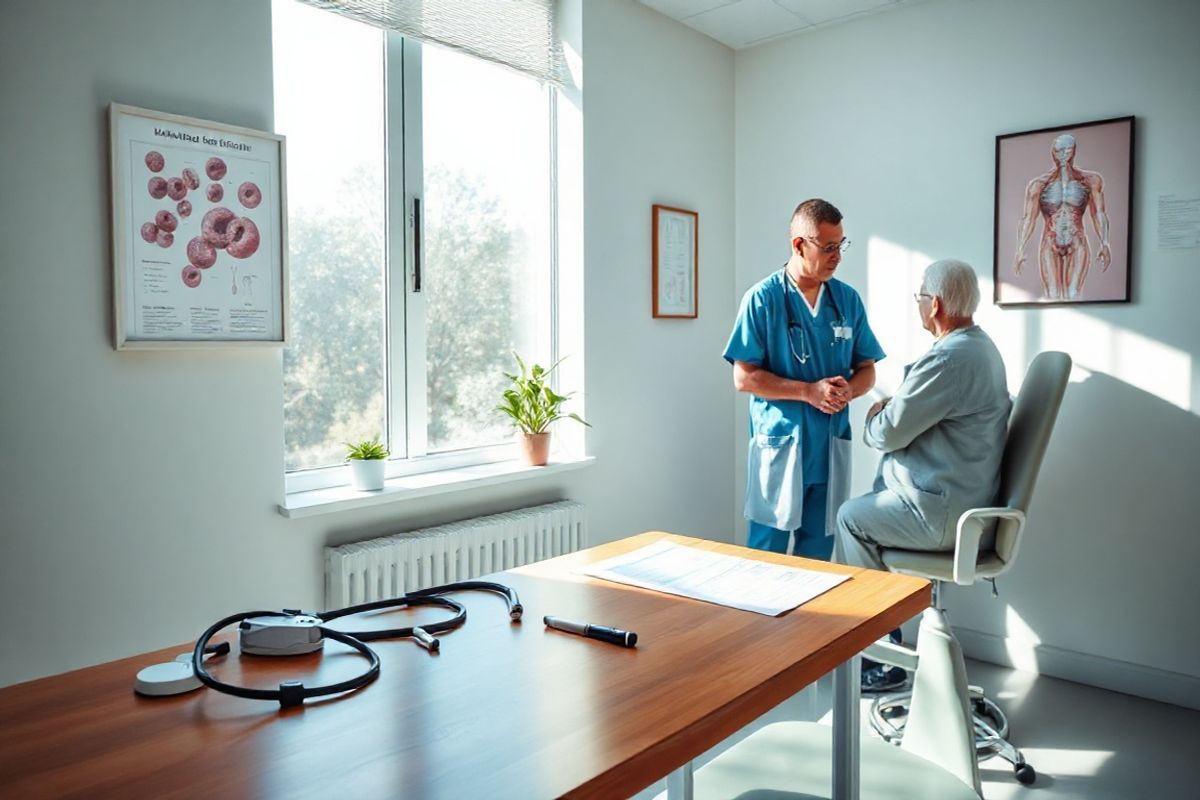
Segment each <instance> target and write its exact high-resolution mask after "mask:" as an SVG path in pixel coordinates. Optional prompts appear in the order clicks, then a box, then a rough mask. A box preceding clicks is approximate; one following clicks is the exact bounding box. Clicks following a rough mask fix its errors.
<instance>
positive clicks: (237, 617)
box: [192, 581, 524, 708]
mask: <svg viewBox="0 0 1200 800" xmlns="http://www.w3.org/2000/svg"><path fill="white" fill-rule="evenodd" d="M467 590H476V591H484V592H494V593H495V594H499V595H501V596H502V597H503V598H504V600H505V602H506V603H507V604H508V616H509V618H510V619H511V620H512V621H513V622H519V621H520V620H521V614H522V613H524V609H523V608H522V606H521V601H520V600H519V599H518V598H517V593H516V592H515V591H513V590H512V589H511V588H509V587H508V586H505V585H504V584H501V583H492V582H490V581H462V582H459V583H450V584H447V585H445V586H434V587H432V588H429V589H421V590H420V591H416V592H409V593H408V594H406V595H404V596H403V597H397V598H393V599H390V600H377V601H375V602H373V603H363V604H361V605H357V606H349V607H347V608H342V609H339V610H337V611H321V612H307V613H306V612H301V611H298V610H295V609H284V611H283V614H284V615H285V616H288V617H293V618H297V619H301V620H303V622H302V624H305V625H308V626H310V627H315V629H316V630H317V631H319V633H320V635H321V636H324V637H325V638H327V639H333V640H334V641H335V642H341V643H342V644H344V645H346V646H347V647H351V648H353V649H354V650H356V651H358V653H359V654H360V655H362V656H363V657H364V658H366V659H367V661H368V662H369V665H368V667H367V669H366V671H365V672H363V673H362V674H361V675H358V676H356V677H354V678H350V679H349V680H344V681H341V682H340V683H333V684H329V685H327V686H305V685H304V684H303V683H301V682H300V681H283V682H282V683H280V684H279V688H278V689H251V688H248V687H245V686H234V685H233V684H229V683H224V682H222V681H219V680H217V679H216V678H214V677H213V676H212V675H210V674H209V672H208V670H206V669H205V668H204V656H205V653H206V652H208V651H210V650H213V651H215V649H216V648H209V645H208V642H209V640H210V639H211V638H212V637H213V636H214V635H215V634H216V633H217V632H218V631H220V630H221V629H222V628H224V627H225V626H227V625H232V624H233V623H235V622H237V623H241V626H242V627H244V626H246V625H247V624H248V623H247V622H246V621H247V620H250V619H253V618H256V617H272V616H274V617H278V616H279V614H278V612H275V611H246V612H243V613H241V614H233V615H231V616H228V617H225V618H224V619H222V620H220V621H218V622H214V623H213V624H212V625H211V626H210V627H209V628H208V630H206V631H205V632H204V633H203V634H202V635H201V636H200V638H199V639H197V640H196V647H195V648H194V649H193V650H192V670H193V672H194V673H195V675H196V678H198V679H199V680H200V682H201V683H203V684H204V685H205V686H207V687H209V688H210V689H216V690H217V691H218V692H224V693H225V694H231V695H233V696H235V697H245V698H249V699H251V700H278V701H279V705H280V706H281V707H282V708H289V707H291V706H298V705H301V704H303V703H304V701H305V700H307V699H308V698H310V697H322V696H324V695H330V694H341V693H342V692H351V691H354V690H355V689H361V688H362V687H363V686H366V685H367V684H368V683H370V682H371V681H373V680H375V679H376V678H378V677H379V656H378V655H376V653H375V651H374V650H372V649H371V648H370V647H369V646H367V644H366V642H369V641H374V640H376V639H391V638H402V637H410V638H412V639H414V640H416V642H417V644H419V645H421V646H422V647H424V648H425V649H426V650H428V651H429V652H431V653H432V652H436V651H437V650H438V649H439V648H440V642H439V641H438V639H437V638H436V637H434V636H433V634H435V633H443V632H445V631H449V630H454V629H455V628H457V627H459V626H460V625H462V624H463V623H464V622H466V621H467V609H466V608H465V607H464V606H463V604H462V603H460V602H458V601H457V600H451V599H450V598H448V597H442V596H441V595H443V594H445V593H447V592H458V591H467ZM413 606H439V607H441V608H447V609H449V610H451V611H453V612H454V616H453V617H449V618H447V619H444V620H439V621H437V622H433V623H428V624H425V625H420V626H416V625H414V626H410V627H407V628H389V629H386V630H373V631H349V632H343V631H338V630H334V629H333V628H329V627H326V626H325V625H321V624H319V623H322V622H329V621H331V620H335V619H338V618H340V617H348V616H350V615H351V614H361V613H363V612H366V611H381V610H383V609H390V608H405V607H413ZM217 647H220V645H218V646H217ZM225 652H228V644H225V646H224V652H214V655H224V653H225Z"/></svg>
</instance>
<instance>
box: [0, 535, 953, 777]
mask: <svg viewBox="0 0 1200 800" xmlns="http://www.w3.org/2000/svg"><path fill="white" fill-rule="evenodd" d="M664 536H670V534H662V533H646V534H641V535H640V536H635V537H632V538H629V539H625V540H622V541H619V542H613V543H611V544H607V545H602V546H600V547H595V548H592V549H590V550H587V551H583V552H580V553H573V554H571V555H567V556H563V557H560V558H556V559H552V560H550V561H544V562H541V563H539V564H534V565H530V566H528V567H522V568H519V569H515V570H511V571H508V572H504V573H500V574H499V575H496V576H494V577H495V579H496V580H499V581H502V582H504V583H507V584H509V585H511V586H512V587H513V588H515V589H516V590H517V592H518V593H519V594H520V597H521V602H522V603H523V604H524V606H525V611H526V613H525V621H524V622H523V623H521V624H512V623H509V621H508V616H507V614H506V613H505V607H504V602H503V600H501V599H500V598H498V597H493V596H491V595H483V594H479V593H475V592H466V593H462V594H461V595H458V597H460V598H461V599H462V600H463V602H464V603H465V604H466V606H467V609H468V620H467V624H466V625H465V626H463V627H462V628H460V629H458V630H457V631H453V632H451V633H448V634H445V635H444V636H443V637H442V651H441V654H440V655H430V654H429V653H427V652H426V651H424V650H423V649H421V648H420V647H418V646H417V645H415V644H414V643H413V642H411V641H407V640H400V641H383V642H378V643H373V646H374V647H375V649H376V650H377V652H378V653H379V654H380V658H381V660H382V662H383V667H382V673H381V675H380V677H379V679H378V680H377V681H375V682H374V683H373V684H371V685H370V686H368V687H366V688H365V689H363V690H360V691H358V692H355V693H352V694H350V695H345V696H342V697H338V698H328V699H325V700H318V701H310V702H309V703H307V704H306V705H305V706H303V707H302V708H296V709H289V710H287V711H281V710H280V708H279V706H278V705H277V704H275V703H271V702H264V701H256V700H244V699H240V698H236V697H231V696H228V695H223V694H220V693H218V692H215V691H211V690H208V689H199V690H197V691H195V692H192V693H190V694H186V695H181V696H176V697H170V698H143V697H138V696H137V695H135V694H134V693H133V690H132V687H133V678H134V675H135V674H136V673H137V671H138V670H139V669H141V668H142V667H144V666H147V665H149V664H154V663H157V662H160V661H167V660H171V659H172V658H173V657H174V656H175V655H176V654H177V653H179V652H182V651H183V650H186V649H188V647H189V646H188V645H183V646H180V647H171V648H167V649H165V650H160V651H158V652H156V653H148V654H145V655H140V656H135V657H133V658H126V659H123V660H120V661H114V662H111V663H108V664H102V665H99V666H96V667H90V668H87V669H82V670H78V671H76V672H70V673H66V674H64V675H57V676H54V677H50V678H43V679H41V680H36V681H31V682H29V683H24V684H19V685H17V686H11V687H8V688H5V689H0V796H4V797H20V798H34V797H88V798H94V797H129V798H132V797H167V796H177V797H183V796H205V797H219V798H233V797H279V798H289V799H290V798H303V797H320V798H329V797H334V798H352V797H406V798H453V799H454V800H462V799H463V798H470V799H472V800H473V799H474V798H520V799H521V800H529V798H549V797H558V796H567V797H579V798H585V797H599V798H619V797H627V796H629V795H631V794H634V793H636V792H637V791H639V790H640V789H643V788H645V787H646V786H648V785H649V784H651V783H653V782H654V781H655V780H658V779H659V778H661V777H663V776H664V775H665V774H667V773H668V772H669V771H671V770H676V769H678V768H680V767H681V766H683V765H685V764H688V763H690V759H692V758H695V757H696V756H698V755H700V754H701V753H703V752H704V751H705V750H707V749H709V748H711V747H712V746H714V745H716V744H717V743H718V742H720V741H721V740H723V739H724V738H726V737H727V736H729V735H730V734H732V733H733V732H734V731H736V730H738V729H739V728H741V727H743V726H744V725H746V724H748V723H749V722H751V721H753V720H754V719H756V718H757V717H759V716H761V715H762V714H763V713H765V712H766V711H768V710H769V709H771V708H772V707H774V706H775V705H777V704H778V703H780V702H781V701H783V700H785V699H787V698H788V697H790V696H792V695H793V694H795V693H796V692H798V691H799V690H801V689H803V688H804V687H805V686H807V685H808V684H810V683H812V682H813V681H814V680H816V679H817V678H818V677H820V676H821V675H823V674H825V673H827V672H829V671H830V670H831V669H833V668H834V667H835V666H837V665H839V664H840V663H842V662H846V661H847V659H852V657H853V656H854V655H855V654H856V653H858V652H859V651H860V650H861V649H862V648H864V647H865V646H866V645H868V644H869V643H871V642H872V641H874V640H876V639H878V638H880V637H881V636H883V635H885V634H886V633H887V632H888V631H890V630H891V629H893V628H895V627H896V626H898V625H899V624H900V623H902V622H904V621H905V620H907V619H909V618H911V617H913V616H914V615H916V614H917V613H919V612H920V611H921V610H922V609H924V608H925V607H926V606H927V605H928V604H929V599H930V588H929V583H928V582H927V581H924V580H920V579H917V578H910V577H905V576H899V575H889V574H885V573H881V572H872V571H866V570H859V569H856V568H853V567H842V566H838V565H832V564H824V563H820V562H804V566H807V567H810V568H814V569H825V570H830V571H835V572H847V573H851V574H853V575H854V578H853V579H852V580H849V581H846V582H845V583H843V584H841V585H840V586H838V587H837V588H835V589H833V590H832V591H830V592H828V593H826V594H824V595H822V596H820V597H818V598H816V599H815V600H813V601H811V602H809V603H807V604H805V605H803V606H801V607H800V608H798V609H795V610H793V611H791V612H789V613H787V614H785V615H783V616H782V617H778V618H770V617H765V616H761V615H758V614H752V613H748V612H744V611H737V610H734V609H728V608H723V607H719V606H714V605H710V604H707V603H701V602H698V601H692V600H685V599H682V598H678V597H673V596H670V595H665V594H657V593H654V592H649V591H644V590H641V589H636V588H633V587H626V586H621V585H618V584H613V583H607V582H604V581H599V580H594V579H591V578H586V577H583V576H580V575H574V574H572V573H571V570H572V569H573V568H575V567H577V566H579V565H581V564H583V563H586V562H589V561H595V560H599V559H602V558H607V557H610V556H613V555H616V554H618V553H622V552H626V551H628V550H632V549H634V548H636V547H640V546H642V545H645V544H648V543H649V542H651V541H654V540H656V539H659V538H661V537H664ZM671 538H673V539H675V540H676V541H680V542H686V543H688V544H692V545H696V546H699V547H704V548H708V549H713V550H717V551H719V552H725V553H732V554H736V555H742V556H748V557H753V558H759V559H762V560H764V561H774V562H778V563H791V564H795V563H797V560H796V559H792V558H788V557H786V556H776V555H773V554H769V553H762V552H758V551H752V550H746V549H743V548H739V547H735V546H733V545H724V544H716V543H713V542H707V541H702V540H698V539H688V538H685V537H674V536H672V537H671ZM216 590H217V589H214V591H216ZM284 603H285V604H286V599H284ZM229 611H230V612H231V613H232V612H235V611H237V609H229ZM544 614H555V615H559V616H562V617H566V618H569V619H577V620H583V621H589V622H596V623H602V624H607V625H611V626H615V627H620V628H625V629H628V630H633V631H636V632H637V633H638V635H639V637H640V638H639V643H638V647H637V648H636V649H634V650H629V649H624V648H620V647H615V646H612V645H608V644H604V643H602V642H597V641H593V640H590V639H585V638H582V637H578V636H573V635H570V634H565V633H561V632H557V631H551V630H547V629H545V628H544V627H543V625H542V621H541V620H542V616H543V615H544ZM421 615H423V616H421ZM374 616H375V617H377V618H376V619H370V620H367V622H368V623H370V624H374V625H378V626H379V627H393V626H395V625H398V624H401V623H400V622H398V619H399V618H400V617H401V616H403V618H404V619H405V620H406V621H407V620H416V619H427V620H428V619H437V618H441V617H442V616H443V615H442V614H441V613H438V612H436V611H430V610H422V611H421V612H415V613H412V612H406V611H401V612H392V613H387V614H378V615H374ZM338 622H339V623H340V624H339V625H338V627H341V628H343V629H353V628H358V629H362V628H364V627H366V626H367V625H366V624H364V620H362V619H361V618H350V619H348V620H339V621H338ZM197 634H199V631H197ZM326 648H327V649H326V651H325V653H324V654H323V655H321V654H313V655H310V656H296V657H290V658H269V657H253V656H246V657H244V658H238V657H237V656H235V655H230V656H227V657H226V658H225V659H224V663H218V662H216V661H214V662H213V664H212V667H211V670H212V672H213V673H214V674H216V675H217V676H218V677H221V678H222V679H224V680H228V681H232V682H239V683H246V684H249V685H256V686H263V687H274V686H275V685H277V684H278V682H279V681H280V680H283V679H289V678H295V679H299V680H303V681H304V682H305V683H309V684H316V683H326V682H329V681H330V680H336V679H340V678H343V677H347V676H349V675H350V674H355V673H357V672H358V671H359V670H361V668H362V666H363V664H364V663H365V662H364V661H363V660H362V659H361V657H359V656H357V655H355V654H353V652H352V651H350V650H349V649H348V648H345V647H343V646H341V645H338V644H336V643H334V642H327V644H326ZM235 649H236V648H235ZM850 663H851V664H853V663H855V662H853V661H852V662H850ZM840 673H846V674H849V671H848V670H847V669H846V668H844V667H843V668H842V670H841V671H840ZM853 677H854V679H855V681H854V688H853V691H852V692H851V694H852V695H853V696H854V697H857V676H853ZM855 710H856V709H855ZM843 711H845V709H843ZM851 716H854V719H855V720H856V719H857V716H856V715H851ZM852 727H853V732H854V733H855V738H854V739H853V741H854V743H855V744H856V743H857V728H856V724H854V725H852ZM852 755H853V754H852ZM853 767H854V769H855V770H856V769H857V761H856V760H855V761H854V764H853ZM855 774H856V772H855Z"/></svg>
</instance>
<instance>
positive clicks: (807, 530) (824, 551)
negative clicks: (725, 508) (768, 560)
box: [746, 483, 834, 561]
mask: <svg viewBox="0 0 1200 800" xmlns="http://www.w3.org/2000/svg"><path fill="white" fill-rule="evenodd" d="M828 486H829V485H828V484H825V483H814V484H811V485H809V486H805V487H804V513H803V514H802V515H801V519H800V527H799V528H797V529H796V530H795V531H794V533H795V534H796V541H795V543H794V544H793V545H792V555H794V556H803V557H804V558H815V559H817V560H819V561H828V560H829V558H830V556H831V555H833V539H834V537H832V536H826V535H825V503H826V499H827V497H826V494H827V489H828ZM791 533H793V532H792V531H781V530H779V529H778V528H769V527H767V526H766V525H760V524H759V523H757V522H753V521H751V522H750V532H749V533H748V534H747V536H746V546H747V547H753V548H754V549H755V550H770V551H771V552H772V553H787V545H788V536H789V535H790V534H791Z"/></svg>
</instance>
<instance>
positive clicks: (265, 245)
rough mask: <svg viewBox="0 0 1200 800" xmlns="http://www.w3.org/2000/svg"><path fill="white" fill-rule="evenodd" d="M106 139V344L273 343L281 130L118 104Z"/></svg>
mask: <svg viewBox="0 0 1200 800" xmlns="http://www.w3.org/2000/svg"><path fill="white" fill-rule="evenodd" d="M109 137H110V145H111V148H112V151H111V164H110V166H111V170H112V225H113V237H112V240H113V321H114V328H115V330H114V334H115V335H114V346H115V347H116V349H118V350H135V349H154V348H187V347H228V346H231V345H239V346H242V345H250V346H274V347H280V346H282V345H283V344H284V343H285V341H286V331H287V207H286V199H285V196H284V175H285V166H284V138H283V137H282V136H277V135H275V134H273V133H266V132H263V131H256V130H251V129H248V128H240V127H236V126H233V125H224V124H222V123H219V122H209V121H206V120H200V119H193V118H191V117H181V116H177V115H174V114H163V113H160V112H157V111H148V110H146V109H142V108H134V107H133V106H126V105H121V104H119V103H113V104H111V105H110V107H109Z"/></svg>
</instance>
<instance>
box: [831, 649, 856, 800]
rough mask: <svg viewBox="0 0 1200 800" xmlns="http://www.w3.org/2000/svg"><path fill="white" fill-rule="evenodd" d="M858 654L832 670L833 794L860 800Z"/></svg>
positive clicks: (837, 797) (836, 798)
mask: <svg viewBox="0 0 1200 800" xmlns="http://www.w3.org/2000/svg"><path fill="white" fill-rule="evenodd" d="M861 670H862V666H861V661H860V659H859V657H858V656H854V657H853V658H851V659H850V660H848V661H846V662H844V663H842V664H840V665H838V666H837V667H836V668H835V669H834V670H833V797H834V800H858V784H859V780H858V779H859V763H858V762H859V760H858V750H859V740H858V736H859V730H858V719H859V714H860V711H859V703H858V699H859V688H860V686H861V681H862V674H861Z"/></svg>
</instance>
